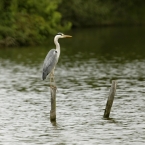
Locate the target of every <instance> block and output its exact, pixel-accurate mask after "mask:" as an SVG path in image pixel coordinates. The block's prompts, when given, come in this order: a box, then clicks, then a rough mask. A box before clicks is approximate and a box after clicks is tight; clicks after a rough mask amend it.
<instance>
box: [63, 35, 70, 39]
mask: <svg viewBox="0 0 145 145" xmlns="http://www.w3.org/2000/svg"><path fill="white" fill-rule="evenodd" d="M63 37H64V38H66V37H72V36H70V35H63Z"/></svg>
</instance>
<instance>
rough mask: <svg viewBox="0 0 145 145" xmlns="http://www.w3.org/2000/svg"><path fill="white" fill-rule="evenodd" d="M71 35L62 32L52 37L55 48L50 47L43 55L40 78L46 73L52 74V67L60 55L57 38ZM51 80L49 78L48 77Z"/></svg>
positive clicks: (43, 77) (45, 75)
mask: <svg viewBox="0 0 145 145" xmlns="http://www.w3.org/2000/svg"><path fill="white" fill-rule="evenodd" d="M67 37H72V36H70V35H65V34H63V33H57V34H56V36H55V37H54V43H55V45H56V49H51V50H50V51H49V52H48V54H47V55H46V57H45V60H44V64H43V73H42V79H43V80H45V79H46V77H47V75H49V74H50V75H52V76H53V75H54V69H55V66H56V64H57V62H58V59H59V56H60V45H59V43H58V39H59V38H67ZM50 81H51V79H50Z"/></svg>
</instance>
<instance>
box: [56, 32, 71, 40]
mask: <svg viewBox="0 0 145 145" xmlns="http://www.w3.org/2000/svg"><path fill="white" fill-rule="evenodd" d="M55 37H57V38H58V39H59V38H67V37H72V36H70V35H65V34H63V33H61V32H59V33H57V34H56V36H55Z"/></svg>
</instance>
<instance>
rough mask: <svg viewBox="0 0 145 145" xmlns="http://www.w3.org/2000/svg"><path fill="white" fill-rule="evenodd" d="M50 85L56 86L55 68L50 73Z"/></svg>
mask: <svg viewBox="0 0 145 145" xmlns="http://www.w3.org/2000/svg"><path fill="white" fill-rule="evenodd" d="M50 86H53V87H56V84H55V77H54V69H53V70H52V71H51V73H50Z"/></svg>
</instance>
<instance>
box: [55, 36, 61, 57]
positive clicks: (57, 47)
mask: <svg viewBox="0 0 145 145" xmlns="http://www.w3.org/2000/svg"><path fill="white" fill-rule="evenodd" d="M54 43H55V45H56V51H57V53H58V57H59V55H60V45H59V43H58V38H57V37H55V38H54Z"/></svg>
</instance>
